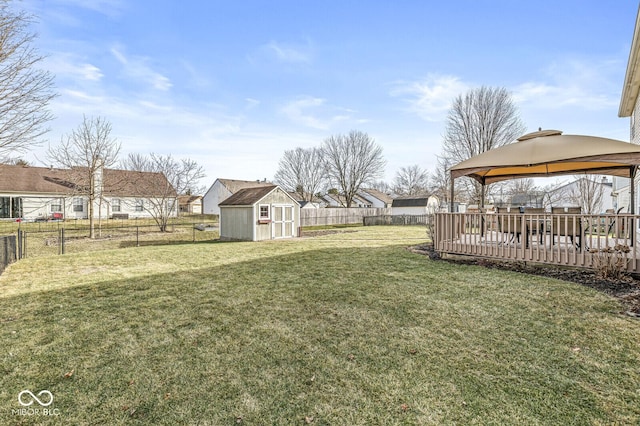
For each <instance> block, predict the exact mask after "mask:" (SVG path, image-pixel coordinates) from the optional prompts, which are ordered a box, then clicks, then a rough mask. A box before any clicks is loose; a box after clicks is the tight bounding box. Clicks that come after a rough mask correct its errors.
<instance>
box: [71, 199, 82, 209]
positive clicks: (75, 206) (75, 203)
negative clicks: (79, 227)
mask: <svg viewBox="0 0 640 426" xmlns="http://www.w3.org/2000/svg"><path fill="white" fill-rule="evenodd" d="M73 211H74V212H83V211H84V201H83V200H82V198H74V199H73Z"/></svg>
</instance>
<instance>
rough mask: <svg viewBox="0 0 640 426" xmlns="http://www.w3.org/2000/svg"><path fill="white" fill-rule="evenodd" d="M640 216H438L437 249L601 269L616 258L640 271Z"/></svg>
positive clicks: (504, 258) (447, 251) (627, 268)
mask: <svg viewBox="0 0 640 426" xmlns="http://www.w3.org/2000/svg"><path fill="white" fill-rule="evenodd" d="M639 219H640V216H638V215H627V214H625V215H614V214H609V215H583V214H567V213H565V214H555V213H554V214H549V213H534V214H528V213H436V215H435V226H434V229H433V239H434V247H435V249H436V250H437V251H438V252H440V253H441V254H455V255H469V256H476V257H486V258H494V259H499V260H515V261H525V262H527V261H528V262H537V263H549V264H555V265H563V266H576V267H582V268H597V267H598V265H600V264H602V262H606V261H608V260H610V258H611V257H615V258H616V259H620V261H621V262H622V263H623V264H624V269H626V270H627V271H629V272H640V264H639V263H640V262H638V259H639V257H640V256H639V252H640V250H639V249H638V247H637V243H638V236H637V232H638V229H637V226H638V224H639V223H640V222H639Z"/></svg>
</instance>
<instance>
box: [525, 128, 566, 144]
mask: <svg viewBox="0 0 640 426" xmlns="http://www.w3.org/2000/svg"><path fill="white" fill-rule="evenodd" d="M561 134H562V130H542V129H541V128H539V129H538V131H537V132H531V133H527V134H526V135H522V136H520V137H519V138H518V139H517V141H518V142H522V141H526V140H529V139H533V138H539V137H542V136H560V135H561Z"/></svg>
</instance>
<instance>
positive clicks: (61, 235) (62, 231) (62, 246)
mask: <svg viewBox="0 0 640 426" xmlns="http://www.w3.org/2000/svg"><path fill="white" fill-rule="evenodd" d="M60 251H61V253H60V254H64V226H63V227H62V228H60Z"/></svg>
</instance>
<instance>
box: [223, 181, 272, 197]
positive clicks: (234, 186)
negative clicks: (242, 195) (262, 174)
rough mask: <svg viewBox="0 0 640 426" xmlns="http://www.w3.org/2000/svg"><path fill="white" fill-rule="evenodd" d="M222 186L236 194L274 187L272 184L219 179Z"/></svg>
mask: <svg viewBox="0 0 640 426" xmlns="http://www.w3.org/2000/svg"><path fill="white" fill-rule="evenodd" d="M217 180H218V182H220V183H221V184H222V185H224V186H225V187H226V188H227V189H228V190H229V192H231V193H232V194H235V193H236V192H238V191H240V190H241V189H245V188H256V187H259V186H274V185H273V183H271V182H261V181H257V180H236V179H221V178H218V179H217Z"/></svg>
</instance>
